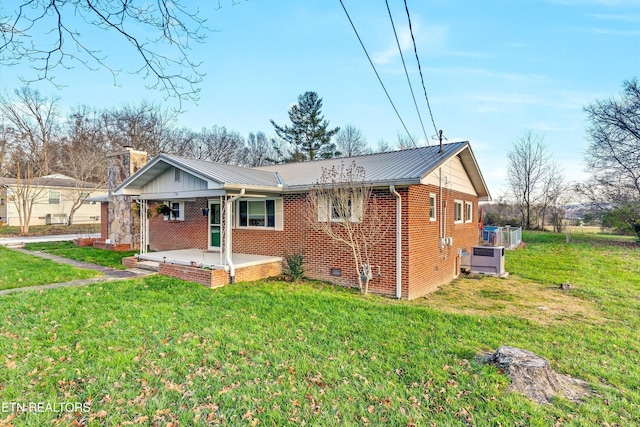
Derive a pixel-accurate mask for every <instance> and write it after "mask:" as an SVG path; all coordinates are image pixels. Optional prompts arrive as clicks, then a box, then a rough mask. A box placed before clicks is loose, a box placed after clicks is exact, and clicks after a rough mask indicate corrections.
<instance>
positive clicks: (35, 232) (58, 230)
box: [0, 224, 100, 237]
mask: <svg viewBox="0 0 640 427" xmlns="http://www.w3.org/2000/svg"><path fill="white" fill-rule="evenodd" d="M99 232H100V224H73V225H32V226H30V227H29V236H47V235H52V234H53V235H58V234H90V233H99ZM21 234H22V233H20V227H19V226H6V225H5V226H4V227H0V237H10V236H20V235H21Z"/></svg>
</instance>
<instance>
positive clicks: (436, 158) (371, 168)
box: [255, 141, 469, 187]
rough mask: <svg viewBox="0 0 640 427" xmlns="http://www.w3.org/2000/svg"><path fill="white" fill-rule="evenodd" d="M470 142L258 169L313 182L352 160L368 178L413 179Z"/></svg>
mask: <svg viewBox="0 0 640 427" xmlns="http://www.w3.org/2000/svg"><path fill="white" fill-rule="evenodd" d="M468 144H469V142H467V141H464V142H454V143H449V144H443V145H442V150H443V152H442V153H439V152H438V151H439V150H440V147H439V146H434V147H419V148H413V149H407V150H400V151H391V152H387V153H376V154H368V155H363V156H355V157H347V158H337V159H327V160H315V161H307V162H300V163H288V164H282V165H271V166H262V167H258V168H255V169H258V170H262V171H270V172H278V174H279V175H280V177H281V178H282V180H283V181H284V182H285V185H286V186H288V187H297V186H308V185H313V184H315V183H316V182H317V180H318V179H319V178H320V176H321V174H322V169H323V168H324V169H330V168H332V167H334V166H335V167H336V168H339V167H340V166H341V165H342V164H344V165H345V166H346V167H348V166H349V165H350V164H351V163H352V162H353V163H355V164H356V165H357V166H360V167H363V168H364V170H365V174H366V175H365V179H366V180H367V181H369V182H385V181H408V182H409V181H411V182H414V181H417V180H420V178H422V177H424V176H425V175H426V174H428V173H429V172H431V171H432V170H433V169H435V168H436V167H437V166H438V165H439V164H440V163H442V162H444V161H445V160H447V159H448V158H449V157H450V156H451V155H453V154H454V153H456V152H458V151H460V150H461V149H462V148H464V147H465V146H466V145H468Z"/></svg>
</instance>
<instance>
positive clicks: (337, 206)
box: [331, 199, 353, 221]
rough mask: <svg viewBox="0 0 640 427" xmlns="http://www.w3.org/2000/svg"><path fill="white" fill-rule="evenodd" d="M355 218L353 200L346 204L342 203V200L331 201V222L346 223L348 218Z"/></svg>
mask: <svg viewBox="0 0 640 427" xmlns="http://www.w3.org/2000/svg"><path fill="white" fill-rule="evenodd" d="M351 217H353V203H352V202H351V199H349V200H348V201H347V204H346V206H345V204H344V203H340V200H338V199H333V200H331V221H344V220H345V219H347V218H351Z"/></svg>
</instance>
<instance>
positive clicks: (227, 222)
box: [224, 188, 245, 285]
mask: <svg viewBox="0 0 640 427" xmlns="http://www.w3.org/2000/svg"><path fill="white" fill-rule="evenodd" d="M244 191H245V190H244V188H243V189H242V190H240V193H238V194H236V195H235V196H233V197H232V198H230V199H229V200H227V205H226V206H225V209H224V228H225V233H224V252H225V257H226V260H227V265H228V266H229V279H230V282H229V283H231V284H232V285H233V283H234V282H235V279H236V267H235V265H233V261H232V260H231V254H232V251H231V206H232V205H233V202H235V201H236V200H238V199H239V198H240V197H242V196H244Z"/></svg>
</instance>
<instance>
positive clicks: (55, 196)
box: [49, 191, 60, 205]
mask: <svg viewBox="0 0 640 427" xmlns="http://www.w3.org/2000/svg"><path fill="white" fill-rule="evenodd" d="M49 204H50V205H59V204H60V192H59V191H49Z"/></svg>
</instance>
